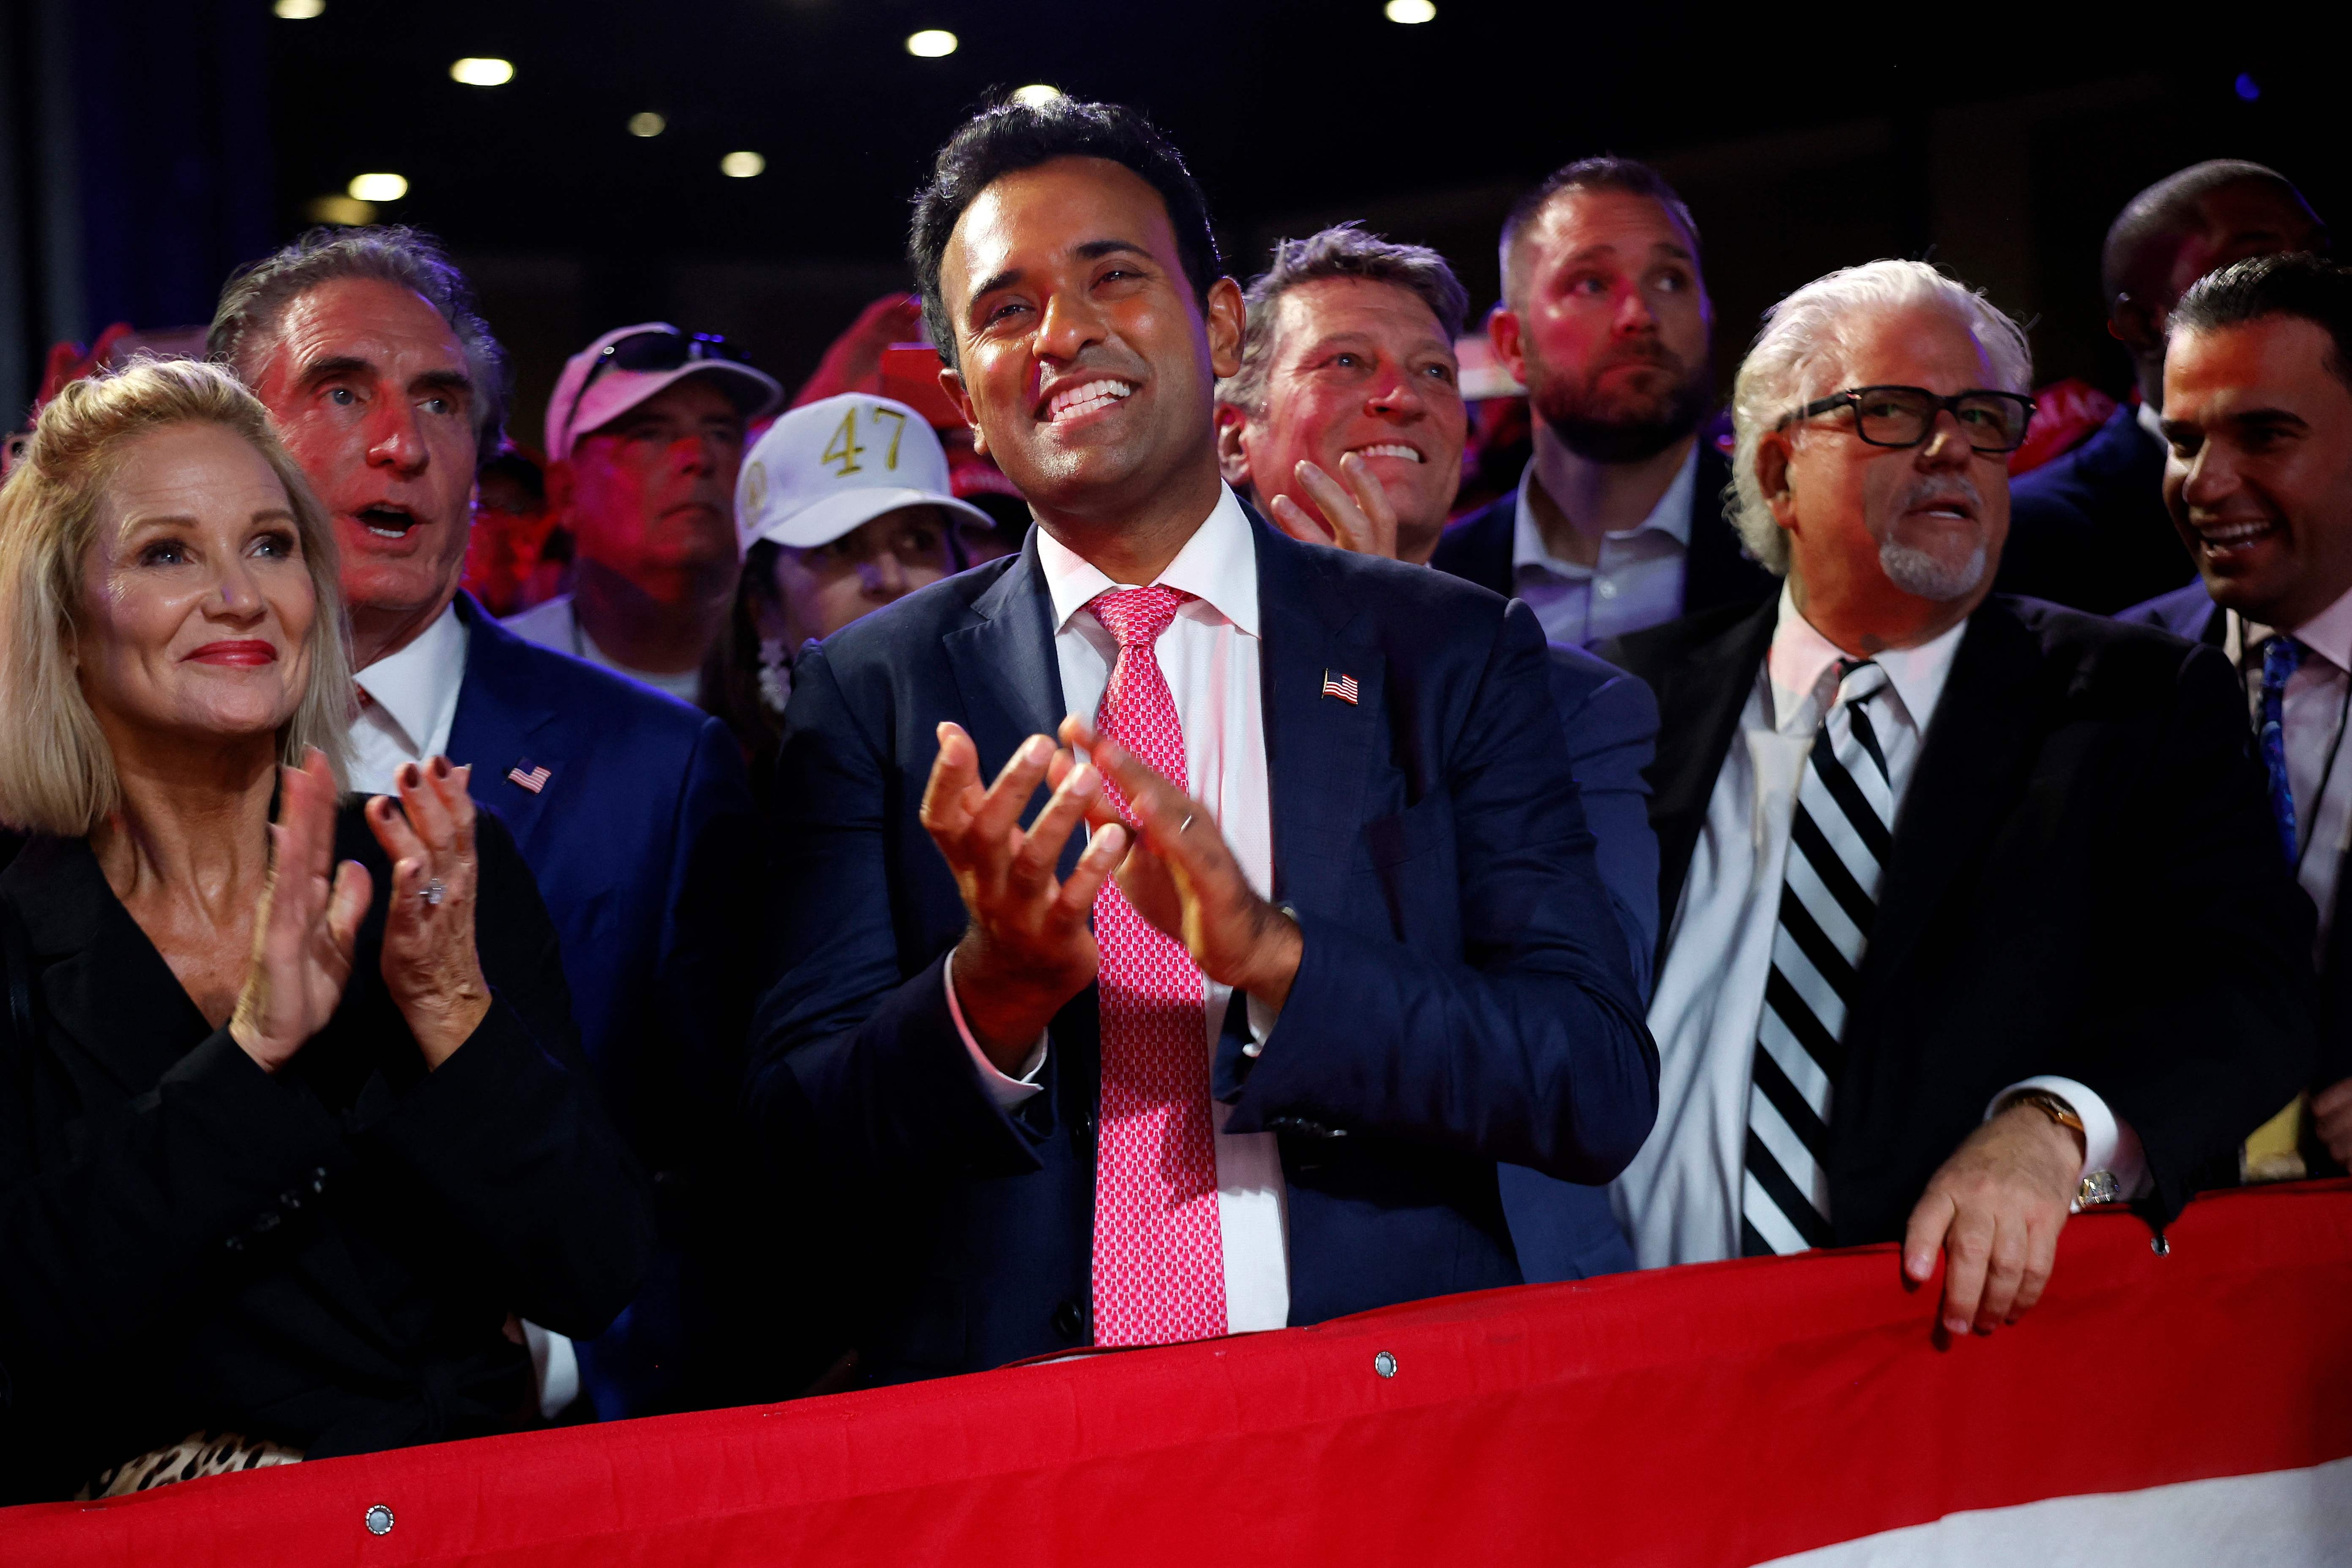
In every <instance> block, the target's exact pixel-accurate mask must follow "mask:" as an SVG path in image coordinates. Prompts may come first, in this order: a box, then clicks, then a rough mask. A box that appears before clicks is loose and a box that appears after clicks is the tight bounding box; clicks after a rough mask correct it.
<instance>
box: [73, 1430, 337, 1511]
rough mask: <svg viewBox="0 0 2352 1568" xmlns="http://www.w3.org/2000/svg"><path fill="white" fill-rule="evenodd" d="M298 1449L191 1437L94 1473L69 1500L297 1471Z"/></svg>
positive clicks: (261, 1441)
mask: <svg viewBox="0 0 2352 1568" xmlns="http://www.w3.org/2000/svg"><path fill="white" fill-rule="evenodd" d="M301 1462H302V1451H301V1450H300V1449H299V1448H289V1447H285V1446H284V1445H283V1444H279V1443H273V1442H271V1441H269V1439H268V1438H267V1437H242V1436H238V1435H237V1434H236V1433H234V1432H191V1433H189V1434H188V1435H187V1436H184V1437H183V1438H181V1439H180V1440H179V1441H178V1442H176V1443H173V1444H169V1445H167V1446H165V1447H161V1448H157V1449H155V1450H153V1451H152V1452H150V1453H145V1454H142V1455H140V1456H139V1457H138V1458H135V1459H131V1460H128V1461H126V1462H124V1463H122V1464H120V1465H117V1466H115V1467H114V1468H111V1469H107V1470H100V1472H99V1473H98V1474H97V1476H96V1477H95V1478H93V1479H91V1481H90V1482H89V1485H88V1486H85V1487H83V1488H82V1489H81V1490H80V1491H79V1492H77V1493H75V1494H74V1500H75V1501H76V1502H94V1501H96V1500H98V1499H100V1498H108V1497H128V1496H130V1495H131V1493H132V1492H143V1491H146V1490H149V1489H151V1488H154V1487H168V1486H170V1485H171V1484H172V1483H173V1482H174V1481H192V1480H194V1479H196V1478H197V1477H198V1476H226V1475H228V1474H230V1473H231V1472H233V1471H236V1470H257V1469H260V1468H263V1467H264V1466H266V1465H299V1464H300V1463H301Z"/></svg>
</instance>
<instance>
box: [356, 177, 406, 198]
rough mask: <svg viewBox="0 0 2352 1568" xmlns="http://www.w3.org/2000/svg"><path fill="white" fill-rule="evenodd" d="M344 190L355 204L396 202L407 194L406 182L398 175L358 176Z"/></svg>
mask: <svg viewBox="0 0 2352 1568" xmlns="http://www.w3.org/2000/svg"><path fill="white" fill-rule="evenodd" d="M345 188H346V189H348V190H349V191H350V192H351V193H352V200H353V201H355V202H396V201H398V200H399V199H400V198H401V197H403V196H404V195H407V194H408V182H407V181H406V180H404V179H403V178H402V177H401V176H400V175H398V174H358V175H354V176H353V177H352V183H351V184H350V185H348V186H347V187H345Z"/></svg>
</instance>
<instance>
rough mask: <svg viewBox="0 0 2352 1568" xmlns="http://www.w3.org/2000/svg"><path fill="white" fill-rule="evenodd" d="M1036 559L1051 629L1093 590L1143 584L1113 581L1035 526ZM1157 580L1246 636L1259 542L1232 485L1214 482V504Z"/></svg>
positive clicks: (1065, 621)
mask: <svg viewBox="0 0 2352 1568" xmlns="http://www.w3.org/2000/svg"><path fill="white" fill-rule="evenodd" d="M1037 564H1038V566H1039V567H1040V568H1041V569H1042V570H1043V571H1044V572H1045V592H1046V593H1047V595H1050V596H1051V598H1052V599H1053V601H1054V629H1055V631H1056V632H1060V631H1062V630H1063V629H1065V628H1066V627H1067V626H1069V624H1070V617H1071V616H1075V615H1076V614H1077V613H1078V612H1079V611H1080V610H1082V609H1085V608H1086V607H1087V605H1089V604H1090V603H1092V602H1093V600H1094V597H1095V595H1097V594H1101V593H1104V592H1106V591H1108V590H1109V589H1112V588H1121V587H1139V586H1145V585H1146V584H1127V583H1114V582H1112V581H1111V580H1110V578H1109V577H1108V576H1106V575H1105V574H1103V571H1102V569H1101V568H1100V567H1098V566H1097V565H1096V564H1095V563H1093V562H1091V561H1089V560H1087V558H1086V557H1085V556H1083V555H1080V554H1079V553H1078V552H1076V551H1075V550H1072V549H1071V548H1070V547H1069V546H1068V545H1066V544H1064V543H1063V542H1061V541H1060V540H1058V539H1055V537H1054V536H1053V535H1052V534H1051V533H1049V532H1047V531H1045V529H1043V528H1040V529H1039V530H1038V531H1037ZM1157 582H1158V584H1159V585H1160V586H1162V587H1168V588H1176V589H1180V590H1181V591H1182V592H1184V593H1187V594H1190V595H1192V596H1193V597H1194V598H1196V599H1198V600H1200V601H1202V603H1203V604H1205V605H1208V606H1209V608H1211V609H1212V610H1214V611H1215V612H1216V613H1217V614H1218V615H1220V616H1223V617H1224V618H1225V619H1226V620H1228V621H1230V622H1232V623H1233V625H1234V627H1235V629H1237V630H1239V631H1241V632H1244V633H1245V634H1247V635H1248V636H1250V637H1255V636H1257V635H1258V629H1257V542H1256V541H1255V539H1254V538H1252V537H1251V535H1250V525H1249V514H1248V513H1246V512H1244V511H1243V510H1242V503H1241V501H1240V500H1238V499H1237V498H1236V497H1235V496H1234V492H1233V489H1232V488H1231V487H1230V486H1227V485H1225V484H1223V483H1220V484H1219V485H1218V486H1217V504H1216V505H1215V506H1214V507H1213V508H1212V509H1211V510H1210V512H1209V516H1208V520H1207V521H1204V522H1202V524H1201V526H1200V527H1199V528H1197V529H1195V530H1193V531H1192V538H1190V539H1188V540H1186V541H1185V542H1184V548H1183V549H1181V550H1180V551H1178V552H1176V559H1175V560H1173V561H1171V562H1170V563H1168V569H1167V570H1166V571H1164V572H1162V573H1160V576H1159V578H1158V579H1157Z"/></svg>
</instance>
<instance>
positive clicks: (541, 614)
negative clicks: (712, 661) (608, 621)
mask: <svg viewBox="0 0 2352 1568" xmlns="http://www.w3.org/2000/svg"><path fill="white" fill-rule="evenodd" d="M499 625H500V626H504V627H506V629H507V630H509V631H510V632H512V633H514V635H515V636H517V637H520V638H522V640H523V641H525V642H535V643H537V644H538V645H539V646H540V647H551V648H553V649H554V650H555V651H556V652H558V653H568V654H570V655H571V656H572V658H584V659H586V660H587V661H588V662H589V663H591V664H593V665H595V666H597V667H599V668H604V669H609V670H611V671H612V672H613V673H614V674H615V675H625V676H627V677H628V678H629V679H631V680H634V681H635V682H636V683H637V684H638V685H640V686H650V687H652V688H653V689H655V690H656V691H667V692H668V693H669V694H670V695H671V696H672V697H675V698H677V700H679V701H680V702H692V701H693V700H696V699H697V698H698V697H700V696H701V695H702V671H701V670H699V669H679V670H671V671H667V672H664V671H661V670H653V669H631V668H629V667H628V666H627V665H625V664H623V663H621V662H620V661H619V660H617V659H615V658H613V656H612V655H610V654H608V653H606V652H605V651H604V649H603V648H601V647H597V646H596V639H595V638H594V637H590V636H589V635H588V628H587V627H586V626H582V625H581V624H580V616H579V615H578V613H577V612H576V611H574V610H573V609H572V595H569V594H558V595H556V596H555V597H554V598H552V599H550V600H548V601H546V602H545V603H544V604H539V605H532V606H531V607H530V609H528V610H524V611H522V612H521V613H520V614H518V615H512V616H508V617H507V618H506V619H505V620H503V621H500V622H499Z"/></svg>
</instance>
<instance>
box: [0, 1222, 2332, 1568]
mask: <svg viewBox="0 0 2352 1568" xmlns="http://www.w3.org/2000/svg"><path fill="white" fill-rule="evenodd" d="M2168 1239H2169V1242H2170V1252H2169V1254H2168V1255H2167V1256H2158V1254H2157V1253H2156V1252H2155V1251H2154V1250H2153V1249H2152V1247H2151V1246H2150V1235H2149V1232H2148V1229H2147V1226H2145V1225H2144V1224H2142V1223H2141V1222H2140V1221H2139V1220H2138V1219H2137V1218H2134V1217H2132V1216H2130V1215H2123V1214H2101V1215H2091V1216H2086V1217H2084V1218H2082V1219H2078V1220H2076V1221H2074V1223H2073V1224H2071V1225H2069V1226H2067V1228H2066V1231H2065V1234H2064V1236H2063V1238H2062V1245H2061V1247H2060V1253H2059V1264H2058V1272H2057V1275H2056V1278H2055V1280H2054V1282H2053V1286H2052V1288H2051V1289H2050V1292H2049V1294H2048V1295H2047V1297H2046V1298H2045V1299H2044V1300H2043V1301H2042V1305H2041V1306H2040V1307H2039V1308H2038V1309H2037V1310H2035V1311H2034V1312H2033V1313H2032V1314H2031V1315H2030V1316H2029V1317H2028V1318H2027V1319H2026V1320H2025V1321H2024V1322H2023V1323H2021V1324H2020V1325H2019V1326H2018V1327H2016V1328H2013V1329H2010V1330H2006V1331H2002V1332H2000V1333H1998V1334H1996V1335H1993V1336H1992V1337H1990V1339H1971V1340H1967V1341H1963V1342H1958V1343H1945V1342H1939V1339H1938V1336H1937V1332H1936V1331H1935V1329H1934V1326H1933V1325H1934V1320H1935V1300H1934V1295H1933V1291H1932V1289H1929V1290H1922V1291H1919V1292H1917V1293H1913V1292H1909V1291H1906V1290H1905V1289H1903V1288H1902V1287H1901V1285H1900V1283H1899V1282H1898V1276H1897V1272H1896V1263H1895V1249H1894V1248H1893V1247H1860V1248H1854V1249H1852V1250H1848V1251H1843V1252H1835V1253H1828V1254H1819V1255H1810V1256H1807V1257H1803V1258H1790V1259H1777V1260H1776V1259H1758V1260H1754V1261H1748V1262H1734V1263H1725V1264H1716V1265H1710V1266H1706V1267H1699V1268H1682V1269H1673V1270H1666V1271H1662V1272H1658V1273H1652V1274H1637V1275H1624V1276H1619V1277H1615V1278H1611V1279H1600V1280H1594V1281H1591V1282H1589V1283H1586V1284H1580V1285H1560V1286H1531V1287H1527V1288H1524V1289H1517V1290H1507V1291H1496V1292H1490V1293H1487V1294H1485V1295H1479V1296H1465V1297H1454V1298H1450V1299H1447V1300H1437V1301H1429V1302H1423V1303H1418V1304H1415V1305H1412V1306H1408V1307H1401V1308H1396V1309H1392V1310H1387V1311H1382V1312H1374V1313H1369V1314H1366V1315H1364V1316H1361V1317H1357V1318H1350V1319H1346V1320H1343V1321H1338V1322H1333V1323H1327V1324H1323V1325H1321V1326H1319V1327H1317V1328H1312V1329H1297V1330H1290V1331H1285V1332H1282V1333H1275V1334H1262V1335H1255V1336H1248V1337H1244V1338H1238V1339H1230V1340H1222V1341H1215V1342H1209V1343H1205V1344H1199V1345H1187V1346H1179V1347H1175V1348H1172V1349H1167V1350H1153V1351H1135V1352H1120V1353H1117V1354H1110V1355H1100V1356H1094V1357H1088V1358H1084V1359H1079V1360H1074V1361H1064V1362H1060V1363H1053V1364H1048V1365H1038V1366H1021V1367H1012V1368H1007V1369H1005V1370H1003V1371H1001V1372H995V1373H986V1374H983V1375H980V1376H975V1377H967V1378H960V1379H952V1380H947V1381H942V1382H939V1383H932V1384H919V1385H916V1386H911V1387H906V1388H896V1389H883V1390H877V1391H872V1392H866V1393H859V1394H841V1395H836V1396H835V1397H832V1398H827V1399H815V1400H807V1401H802V1402H799V1403H796V1404H792V1405H772V1406H767V1407H758V1408H751V1409H743V1410H731V1411H722V1412H718V1413H714V1414H709V1415H685V1416H676V1417H671V1418H667V1419H663V1420H654V1421H638V1422H629V1423H625V1424H620V1425H615V1426H599V1427H576V1428H571V1429H567V1430H563V1431H556V1432H541V1433H532V1434H528V1435H525V1436H515V1437H501V1438H491V1439H486V1440H483V1441H479V1442H473V1443H460V1444H448V1445H444V1446H441V1447H431V1448H418V1449H410V1450H407V1451H405V1452H402V1453H394V1454H384V1455H376V1456H370V1457H366V1458H350V1459H332V1460H326V1461H322V1462H320V1463H316V1464H306V1465H299V1466H290V1467H287V1468H281V1469H274V1470H264V1471H258V1472H254V1473H251V1474H247V1475H241V1476H231V1477H222V1478H218V1479H210V1480H202V1481H194V1482H190V1483H186V1484H184V1485H181V1486H176V1487H171V1488H167V1489H162V1490H159V1491H155V1492H151V1493H148V1494H146V1495H144V1496H142V1497H135V1498H125V1499H119V1500H114V1501H110V1502H105V1503H96V1504H70V1503H67V1504H47V1505H41V1506H37V1507H32V1508H24V1509H16V1510H7V1511H5V1512H0V1561H5V1562H7V1563H41V1564H45V1565H47V1564H54V1565H67V1564H83V1563H89V1564H98V1563H108V1564H112V1563H172V1564H175V1565H180V1568H211V1565H219V1568H267V1565H271V1564H278V1563H287V1564H296V1563H299V1564H304V1565H311V1564H335V1565H340V1564H345V1563H351V1564H363V1565H368V1568H376V1565H387V1568H388V1565H393V1564H415V1563H471V1564H496V1565H499V1568H523V1565H526V1564H530V1565H538V1564H549V1563H592V1562H593V1563H645V1564H652V1563H665V1564H667V1563H714V1564H729V1565H733V1564H747V1565H748V1564H755V1563H756V1564H774V1563H793V1564H795V1565H815V1564H831V1563H1000V1562H1001V1563H1020V1564H1023V1565H1024V1568H1039V1565H1043V1564H1055V1563H1106V1562H1109V1563H1118V1564H1120V1565H1121V1568H1150V1565H1155V1564H1161V1563H1166V1564H1171V1565H1177V1564H1181V1565H1182V1568H1207V1565H1211V1564H1219V1563H1235V1562H1278V1563H1300V1564H1320V1563H1329V1564H1334V1565H1339V1564H1346V1565H1348V1568H1360V1565H1362V1564H1367V1563H1430V1562H1472V1561H1475V1562H1477V1563H1481V1564H1517V1563H1530V1564H1532V1563H1547V1564H1549V1563H1559V1562H1563V1561H1569V1560H1574V1561H1580V1562H1595V1563H1688V1564H1705V1565H1710V1568H1711V1565H1715V1564H1735V1563H1755V1562H1759V1561H1761V1560H1764V1559H1769V1558H1771V1557H1775V1556H1778V1555H1780V1554H1782V1553H1786V1552H1796V1551H1800V1550H1803V1549H1807V1548H1811V1547H1817V1546H1822V1545H1825V1544H1828V1543H1830V1542H1838V1541H1845V1540H1851V1539H1853V1538H1855V1537H1859V1536H1863V1535H1866V1534H1870V1533H1873V1532H1875V1531H1885V1530H1890V1529H1895V1528H1897V1527H1901V1526H1906V1525H1914V1524H1919V1523H1922V1522H1924V1521H1931V1520H1935V1519H1937V1518H1939V1517H1941V1516H1943V1515H1946V1514H1949V1513H1952V1512H1955V1511H1957V1510H1977V1509H1990V1508H2000V1507H2004V1506H2008V1505H2012V1504H2018V1503H2024V1502H2029V1501H2032V1500H2038V1499H2043V1498H2052V1497H2062V1496H2066V1495H2069V1494H2078V1493H2084V1492H2110V1491H2131V1490H2137V1489H2145V1488H2150V1487H2157V1486H2161V1485H2165V1484H2168V1483H2173V1482H2180V1481H2188V1480H2194V1479H2202V1478H2209V1477H2221V1476H2245V1475H2251V1474H2253V1473H2255V1472H2261V1471H2280V1470H2293V1469H2298V1468H2304V1467H2309V1466H2313V1465H2317V1464H2320V1463H2322V1462H2325V1461H2328V1460H2333V1459H2337V1458H2344V1457H2346V1456H2352V1183H2340V1182H2339V1183H2324V1184H2323V1183H2315V1184H2305V1185H2302V1186H2297V1187H2292V1188H2280V1189H2272V1190H2267V1191H2258V1192H2248V1193H2232V1194H2221V1195H2219V1196H2215V1197H2211V1198H2208V1199H2205V1200H2203V1201H2201V1202H2200V1203H2198V1204H2196V1205H2193V1206H2192V1207H2191V1208H2190V1210H2189V1213H2188V1214H2187V1215H2184V1216H2182V1218H2181V1219H2180V1221H2179V1223H2178V1224H2177V1225H2176V1226H2173V1228H2172V1229H2171V1231H2170V1232H2169V1236H2168ZM1382 1354H1385V1355H1387V1356H1388V1357H1391V1358H1392V1360H1391V1362H1390V1363H1387V1364H1390V1365H1392V1367H1393V1369H1394V1375H1393V1376H1382V1375H1381V1374H1380V1373H1379V1371H1378V1369H1377V1366H1376V1362H1377V1361H1378V1358H1380V1357H1381V1355H1382ZM379 1503H380V1504H383V1505H384V1506H386V1507H388V1508H389V1509H390V1510H392V1514H393V1521H394V1522H393V1528H392V1529H391V1531H389V1532H388V1533H385V1534H383V1535H382V1536H376V1535H373V1534H371V1533H370V1532H369V1531H368V1530H367V1529H366V1528H365V1517H366V1515H367V1513H368V1510H369V1509H370V1508H371V1507H372V1506H373V1505H375V1504H379Z"/></svg>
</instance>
